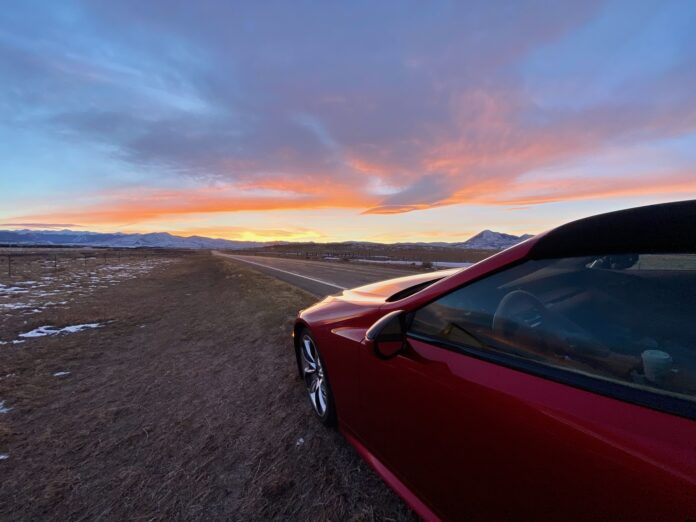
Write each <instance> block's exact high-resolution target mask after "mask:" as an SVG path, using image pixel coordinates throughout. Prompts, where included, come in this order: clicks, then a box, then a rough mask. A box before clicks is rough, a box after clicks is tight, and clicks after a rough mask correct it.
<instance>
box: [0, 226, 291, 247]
mask: <svg viewBox="0 0 696 522" xmlns="http://www.w3.org/2000/svg"><path fill="white" fill-rule="evenodd" d="M0 243H2V244H11V245H36V246H39V245H40V246H49V245H56V246H91V247H114V248H136V247H150V248H203V249H206V248H226V249H236V250H238V249H243V248H254V247H259V246H265V245H268V244H277V243H261V242H256V241H230V240H227V239H213V238H209V237H201V236H190V237H181V236H174V235H172V234H168V233H166V232H156V233H151V234H123V233H115V234H102V233H99V232H78V231H73V230H0Z"/></svg>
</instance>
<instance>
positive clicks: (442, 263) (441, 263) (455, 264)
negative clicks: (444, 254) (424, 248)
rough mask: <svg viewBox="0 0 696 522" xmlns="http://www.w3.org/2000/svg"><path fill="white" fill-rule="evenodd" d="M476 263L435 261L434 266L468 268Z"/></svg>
mask: <svg viewBox="0 0 696 522" xmlns="http://www.w3.org/2000/svg"><path fill="white" fill-rule="evenodd" d="M473 264H474V263H464V262H461V263H460V262H455V261H434V262H433V266H434V267H437V268H468V267H470V266H472V265H473Z"/></svg>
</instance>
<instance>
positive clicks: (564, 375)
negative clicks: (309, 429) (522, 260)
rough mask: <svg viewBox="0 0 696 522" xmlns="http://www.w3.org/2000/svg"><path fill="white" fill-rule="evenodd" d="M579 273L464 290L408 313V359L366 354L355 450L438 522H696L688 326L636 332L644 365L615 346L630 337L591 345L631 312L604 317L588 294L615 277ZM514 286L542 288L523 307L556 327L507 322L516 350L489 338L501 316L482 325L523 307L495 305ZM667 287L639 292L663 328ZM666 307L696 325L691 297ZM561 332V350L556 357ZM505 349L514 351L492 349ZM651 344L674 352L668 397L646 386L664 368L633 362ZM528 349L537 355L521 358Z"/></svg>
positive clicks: (625, 346) (664, 385)
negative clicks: (364, 452)
mask: <svg viewBox="0 0 696 522" xmlns="http://www.w3.org/2000/svg"><path fill="white" fill-rule="evenodd" d="M578 266H579V268H578V267H576V269H575V270H573V269H567V268H568V267H567V266H566V267H561V266H560V265H559V264H558V263H555V264H554V265H553V266H548V264H546V265H544V266H542V269H543V270H545V272H543V273H541V274H540V273H539V270H540V269H539V267H538V266H531V267H530V266H526V267H522V268H515V269H514V273H512V272H513V271H511V273H503V274H501V275H497V276H494V277H493V278H491V279H490V280H488V281H487V280H483V281H482V282H480V283H475V285H476V287H475V286H474V285H471V287H465V288H463V289H461V290H460V291H456V292H453V293H452V294H449V296H446V297H444V298H443V299H441V300H439V301H435V302H434V303H431V304H429V305H426V306H425V307H423V308H422V309H421V310H418V311H416V312H415V319H414V320H413V324H412V326H411V333H410V334H409V340H408V347H407V348H406V349H405V350H404V351H403V352H402V353H400V354H399V355H398V356H396V357H394V358H392V359H390V360H381V359H378V358H377V357H376V356H375V355H374V354H373V353H372V352H371V351H370V350H368V349H365V350H364V351H363V352H362V353H361V362H360V365H361V367H360V371H361V378H360V382H361V400H362V404H363V410H362V411H363V415H362V422H361V424H360V425H359V432H358V436H359V438H360V439H361V441H362V442H363V443H364V444H365V445H366V446H367V448H368V449H369V450H370V451H371V452H372V453H373V454H374V455H375V456H376V457H377V458H378V459H379V460H380V461H381V462H382V463H383V464H384V465H386V466H387V467H388V468H389V469H390V470H391V471H392V472H393V473H394V474H395V475H397V476H398V477H399V479H400V480H401V481H402V482H404V483H405V484H406V486H407V487H408V488H409V489H410V490H411V491H412V492H413V493H415V494H416V496H418V498H419V499H420V500H421V501H423V502H424V503H426V504H427V505H428V506H429V507H430V509H432V510H433V511H434V512H435V513H437V515H438V516H439V517H441V518H444V519H449V520H461V519H467V520H512V519H514V520H540V519H544V520H568V519H572V520H589V519H593V520H597V519H603V520H680V521H684V520H690V519H696V422H694V421H693V420H692V419H691V418H688V417H689V416H690V415H693V408H692V407H691V406H690V404H691V403H690V402H689V401H690V399H689V398H688V397H689V395H690V394H691V393H693V391H694V389H693V387H694V383H696V379H694V374H695V373H696V368H694V366H695V365H696V362H695V360H694V358H693V354H694V352H693V350H694V346H693V345H691V346H686V345H685V342H684V339H688V338H690V336H691V335H692V331H691V330H689V328H690V326H689V325H687V324H686V323H685V324H684V329H685V331H684V332H679V333H671V334H670V333H669V332H667V333H665V334H664V335H666V336H669V335H672V338H670V339H667V338H666V337H665V336H664V335H662V332H661V330H660V327H659V325H657V326H651V325H646V326H645V328H644V329H643V330H641V331H640V332H634V334H635V335H634V337H635V338H636V339H637V340H636V342H637V343H638V344H637V345H636V346H638V347H639V348H638V350H639V351H640V353H639V355H638V356H632V355H631V353H632V351H631V350H632V349H633V347H632V345H630V343H629V341H628V340H627V339H628V338H626V339H624V338H621V342H617V343H616V344H614V345H612V344H611V342H610V341H612V339H613V338H612V335H615V336H617V335H624V333H625V332H624V330H625V329H626V328H625V327H626V326H627V323H619V324H617V326H616V330H617V331H612V329H611V328H609V329H607V328H605V327H604V326H603V325H600V326H599V327H597V328H595V329H594V331H593V334H594V337H588V336H589V334H588V331H587V330H586V329H585V328H589V329H590V330H592V328H590V327H589V326H588V325H591V323H592V317H590V316H591V315H592V313H599V312H598V311H599V310H602V313H603V314H604V312H603V310H604V308H605V307H607V306H609V308H613V309H614V310H615V313H617V314H618V315H617V317H620V316H621V313H623V312H625V310H623V311H622V310H620V306H617V303H616V302H614V301H609V304H607V302H606V301H605V299H608V298H609V297H610V296H609V297H607V296H606V295H604V294H602V295H600V294H596V293H594V294H593V292H594V290H593V288H594V282H597V281H599V280H601V283H602V289H605V288H606V281H605V278H606V276H607V275H611V276H612V277H613V274H607V273H602V272H597V273H591V274H588V272H587V270H589V269H588V268H587V267H586V264H585V263H584V261H583V262H582V263H581V264H580V265H578ZM561 268H564V269H563V270H561ZM694 273H696V272H694ZM694 273H690V274H687V275H688V276H693V275H694ZM534 274H536V275H534ZM559 274H561V277H563V278H565V279H562V280H561V279H558V278H559ZM621 275H622V276H623V274H621ZM593 277H594V278H597V277H598V278H599V279H595V280H593V279H592V278H593ZM588 278H589V279H588ZM648 279H649V278H648ZM521 280H525V281H533V282H532V283H531V284H527V286H525V288H526V289H527V290H526V291H525V293H531V291H534V293H535V296H536V297H535V298H536V299H537V300H538V301H535V304H536V303H537V302H538V303H544V309H545V310H546V311H547V312H548V313H549V317H544V318H543V319H540V318H539V317H537V316H536V315H535V314H536V313H537V312H539V311H538V310H535V309H534V308H533V307H531V305H530V309H529V310H525V309H524V306H522V308H523V309H521V310H513V312H516V313H517V314H518V315H519V317H517V318H515V320H516V321H518V323H519V324H518V326H520V325H522V327H528V328H529V330H530V332H531V333H530V332H526V333H527V334H528V335H525V332H524V331H522V330H524V328H522V327H520V328H522V329H521V330H518V331H517V333H516V335H518V337H517V338H516V339H515V338H513V341H515V340H516V341H517V342H516V344H515V342H512V343H510V339H503V337H505V336H504V335H503V333H501V332H502V331H503V330H504V329H503V330H501V331H496V330H495V328H494V327H493V326H492V323H493V322H495V321H498V323H500V317H497V319H496V318H495V317H487V314H486V309H489V310H491V312H490V314H488V315H490V316H496V313H497V312H500V308H501V306H503V308H505V306H508V305H509V301H511V300H514V299H513V298H508V299H507V301H505V299H502V298H500V296H501V295H502V296H505V295H510V294H511V293H512V294H513V295H514V296H519V294H515V292H520V290H519V289H520V284H518V283H519V281H521ZM619 280H620V278H619V279H617V281H619ZM484 281H487V282H484ZM564 281H565V283H564ZM593 281H594V282H593ZM511 282H513V283H515V284H510V283H511ZM617 284H618V283H617ZM677 284H678V285H682V286H683V285H684V281H683V280H682V281H681V282H678V283H677ZM631 285H632V286H631ZM631 285H629V286H622V288H631V287H635V286H636V283H635V282H632V283H631ZM523 286H524V285H523ZM662 286H663V287H662V290H660V285H657V286H656V287H654V288H653V286H651V287H650V288H648V287H647V286H643V287H642V288H639V290H640V291H641V292H643V293H645V292H648V293H650V292H653V294H651V295H648V296H645V297H644V299H645V300H646V302H652V306H653V310H656V309H660V310H661V311H660V313H662V312H663V311H664V309H665V307H666V308H668V309H669V308H670V306H669V303H664V302H663V303H656V301H655V300H656V299H659V298H660V297H659V295H660V294H659V292H660V291H664V285H662ZM687 290H688V286H687ZM655 292H657V293H655ZM672 293H673V294H674V296H673V298H674V300H675V303H674V306H675V307H678V308H681V311H678V310H672V312H673V315H674V314H676V318H677V319H678V318H683V319H684V320H688V318H689V317H691V315H690V314H692V313H693V310H694V308H693V300H692V298H691V297H690V296H689V295H686V293H685V294H684V295H683V296H682V294H680V293H679V290H678V289H677V287H675V288H674V289H673V292H672ZM459 294H461V295H459ZM496 294H497V295H496ZM622 298H625V296H622ZM682 298H683V299H682ZM525 299H526V298H525ZM662 299H663V301H664V299H665V298H664V297H663V298H662ZM680 299H682V300H681V301H680ZM448 300H449V301H448ZM446 301H448V302H446ZM481 301H484V302H483V303H481ZM502 301H505V302H506V303H507V304H506V305H502V304H501V302H502ZM634 301H636V300H634ZM638 301H639V300H638ZM442 302H444V304H443V303H442ZM487 302H488V303H489V304H486V303H487ZM633 305H635V306H640V303H637V304H636V303H633ZM513 308H514V306H513ZM518 308H519V306H518ZM551 310H555V311H553V312H551ZM593 311H594V312H593ZM503 312H506V311H505V310H503ZM547 312H543V313H547ZM588 314H589V315H588ZM680 314H681V315H680ZM499 315H500V314H498V316H499ZM512 315H514V314H512ZM561 315H563V317H562V318H561V317H560V316H561ZM556 316H558V317H556ZM453 317H454V319H453ZM571 318H572V321H571ZM588 318H589V319H588ZM603 319H604V320H608V319H610V318H608V317H606V315H603ZM639 319H640V318H639ZM672 319H674V317H673V318H672ZM539 321H541V323H539ZM564 321H565V322H564ZM568 321H571V322H568ZM641 322H645V321H644V320H643V321H641ZM530 325H536V328H537V329H536V330H535V327H533V326H530ZM578 325H583V326H584V327H585V328H582V327H580V326H578ZM628 326H631V327H633V326H632V325H630V324H629V325H628ZM561 329H564V330H563V334H564V337H563V338H562V339H563V342H564V343H565V345H562V346H559V345H556V344H554V343H556V341H557V338H558V335H557V334H558V331H560V330H561ZM565 329H570V330H571V332H570V334H572V335H565V334H568V331H566V330H565ZM670 331H671V330H670ZM647 334H652V336H653V337H652V338H650V340H649V341H646V340H645V337H644V336H645V335H647ZM583 335H584V336H585V338H584V339H583ZM685 336H686V337H685ZM513 337H514V336H513ZM580 339H582V340H584V341H585V342H587V341H588V339H592V340H593V341H594V346H602V349H599V348H593V347H592V346H587V345H585V344H583V343H582V342H580ZM496 342H499V343H502V344H503V345H505V346H507V347H508V348H509V349H510V350H513V349H516V350H519V352H518V353H510V352H508V353H505V351H504V350H501V349H494V348H493V346H494V345H495V343H496ZM505 343H507V344H505ZM525 343H526V344H525ZM640 343H643V344H640ZM655 343H659V347H661V348H665V349H667V348H666V347H668V348H669V349H670V350H671V354H670V358H671V360H672V364H673V366H674V367H673V368H671V370H670V373H669V375H668V376H666V377H664V380H662V381H659V382H658V381H657V380H655V381H654V382H652V381H647V380H646V379H647V377H650V378H653V377H655V374H656V373H659V371H661V370H659V367H658V366H655V365H654V364H653V363H652V362H651V363H650V364H653V366H651V367H648V366H649V365H648V362H647V359H646V362H645V366H646V367H645V368H641V358H640V355H641V354H643V355H644V354H645V353H646V351H648V352H654V351H655V350H654V348H655ZM511 345H512V348H510V346H511ZM645 345H647V346H648V347H650V348H651V350H645V349H644V348H645ZM530 346H531V347H532V348H533V350H534V351H533V352H532V351H528V353H525V350H527V349H528V348H529V347H530ZM564 346H567V347H565V348H564ZM605 346H616V348H615V349H614V350H615V351H612V349H609V351H608V352H607V351H606V349H605V348H604V347H605ZM540 347H543V349H541V348H540ZM620 349H621V350H622V351H621V350H620ZM529 350H531V348H529ZM560 350H565V351H563V352H561V351H560ZM520 354H522V355H523V356H522V357H521V356H520ZM690 355H691V358H690ZM597 361H599V363H597ZM656 368H657V370H656ZM663 374H664V372H663ZM622 379H626V380H627V381H626V382H625V383H623V382H622ZM628 379H631V381H630V382H628ZM654 388H660V389H659V390H653V389H654ZM653 391H656V392H659V393H656V394H654V395H651V394H652V392H653ZM653 399H654V400H653ZM641 402H643V404H641ZM680 408H683V409H680ZM661 410H665V411H661Z"/></svg>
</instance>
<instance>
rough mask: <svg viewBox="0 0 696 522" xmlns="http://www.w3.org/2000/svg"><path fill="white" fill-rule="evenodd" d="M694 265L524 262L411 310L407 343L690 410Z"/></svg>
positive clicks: (627, 259)
mask: <svg viewBox="0 0 696 522" xmlns="http://www.w3.org/2000/svg"><path fill="white" fill-rule="evenodd" d="M695 318H696V255H691V254H688V255H685V254H679V255H654V254H646V255H643V254H632V255H623V256H593V257H584V258H567V259H554V260H542V261H527V262H525V263H523V264H521V265H517V266H514V267H512V268H508V269H506V270H504V271H502V272H499V273H497V274H494V275H491V276H488V277H486V278H484V279H482V280H479V281H476V282H474V283H472V284H470V285H467V286H465V287H463V288H460V289H458V290H456V291H454V292H451V293H450V294H448V295H446V296H443V297H442V298H440V299H439V300H437V301H435V302H433V303H430V304H429V305H427V306H425V307H423V308H422V309H420V310H418V311H417V312H416V314H415V315H414V318H413V321H412V324H411V326H410V330H409V331H410V333H412V334H415V335H420V336H425V337H427V338H429V339H432V340H434V341H441V342H445V343H447V344H449V345H454V346H460V347H463V348H473V349H477V350H485V351H488V352H496V353H499V354H500V353H502V354H506V355H511V356H513V357H515V358H522V359H524V360H527V361H530V360H531V361H536V362H538V363H541V364H543V365H546V366H552V367H555V368H559V369H562V370H567V371H570V372H575V373H582V374H585V375H589V376H592V377H598V378H601V379H606V380H610V381H613V382H619V383H622V384H625V385H628V386H632V387H638V388H644V389H649V390H652V391H657V392H659V393H661V394H668V395H674V396H678V397H680V398H686V399H689V400H696V320H694V319H695Z"/></svg>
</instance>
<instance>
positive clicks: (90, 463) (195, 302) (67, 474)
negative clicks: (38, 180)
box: [0, 254, 415, 521]
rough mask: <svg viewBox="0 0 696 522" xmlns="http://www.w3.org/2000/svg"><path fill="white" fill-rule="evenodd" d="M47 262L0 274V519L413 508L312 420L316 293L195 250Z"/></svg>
mask: <svg viewBox="0 0 696 522" xmlns="http://www.w3.org/2000/svg"><path fill="white" fill-rule="evenodd" d="M45 261H46V259H43V260H42V259H41V258H40V257H39V258H37V259H35V260H32V261H29V258H27V260H26V261H25V262H26V264H25V265H22V261H17V265H15V268H16V272H15V274H14V275H13V276H12V277H8V276H7V275H6V274H2V273H0V284H2V285H3V286H0V305H11V306H3V307H0V313H1V315H0V317H1V322H0V342H2V343H4V344H2V345H0V401H4V403H2V402H0V406H2V408H0V411H4V413H0V455H2V456H5V457H6V458H4V459H2V460H0V520H3V521H6V520H7V521H14V520H124V519H129V520H409V519H414V518H415V517H414V515H413V514H412V513H411V512H410V511H409V510H408V508H406V507H405V505H404V504H403V503H402V502H401V501H400V500H399V499H398V498H397V497H396V495H394V494H393V493H392V492H391V490H389V489H388V488H387V487H386V485H384V483H383V482H382V481H381V480H380V479H379V478H377V477H376V476H375V475H374V474H373V473H372V472H371V470H370V469H369V467H368V466H367V465H366V464H365V463H363V462H362V461H361V460H360V459H359V457H358V456H357V455H356V454H355V452H354V451H353V450H352V449H351V448H350V447H349V446H348V444H347V443H346V442H345V441H344V440H343V438H342V437H341V436H340V435H339V434H338V433H337V432H335V431H331V430H327V429H325V428H323V427H321V426H320V424H319V423H318V422H316V421H315V420H314V419H313V417H312V414H311V412H310V408H309V404H308V402H307V401H306V398H305V394H304V391H303V388H302V385H301V382H300V380H299V378H298V377H297V374H296V366H295V363H294V356H293V353H292V349H291V346H292V345H291V340H290V337H289V333H290V329H291V324H292V320H293V317H294V315H295V313H296V312H297V310H299V309H301V308H303V307H306V306H307V305H308V304H310V303H311V302H312V301H313V300H314V298H313V297H311V296H310V295H308V294H305V293H303V292H302V291H300V290H298V289H296V288H294V287H292V286H290V285H287V284H285V283H283V282H280V281H277V280H275V279H273V278H270V277H268V276H265V275H262V274H259V273H257V272H254V271H252V270H249V269H248V268H246V267H243V266H239V265H236V264H233V263H231V262H228V261H224V260H221V259H218V258H213V257H211V256H209V255H207V254H190V255H183V254H177V255H176V256H172V255H161V256H158V255H154V254H153V255H150V256H148V257H147V258H145V257H144V256H131V257H130V258H128V259H116V260H114V261H113V262H112V261H109V260H108V259H107V260H105V261H104V262H102V263H101V264H100V263H99V259H98V258H97V259H96V260H95V261H94V263H93V264H92V265H90V261H88V262H87V264H86V265H85V263H84V262H83V261H82V260H80V259H78V261H79V262H74V263H72V264H71V263H67V262H66V263H65V264H64V266H62V267H60V266H59V267H57V268H56V267H54V266H52V265H51V264H50V263H46V262H45ZM9 289H13V290H9ZM47 303H50V304H47ZM81 324H98V325H99V326H98V327H96V328H90V329H86V330H83V331H79V332H76V333H60V334H55V335H49V336H43V337H20V335H21V334H23V333H27V332H29V331H32V330H34V329H36V328H39V327H42V326H51V327H53V328H54V329H58V328H63V327H66V326H74V325H81ZM13 341H24V342H20V343H13ZM68 372H69V373H68ZM56 374H58V375H56Z"/></svg>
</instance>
